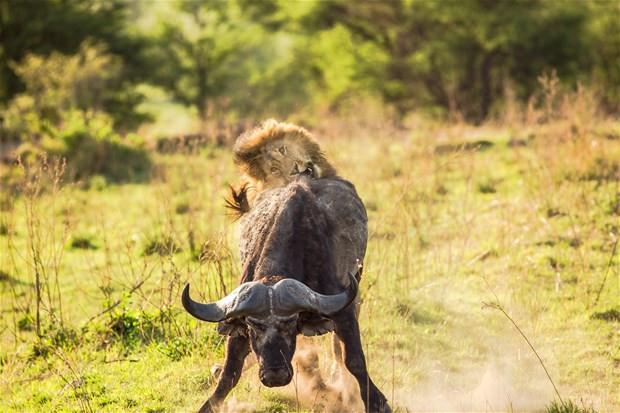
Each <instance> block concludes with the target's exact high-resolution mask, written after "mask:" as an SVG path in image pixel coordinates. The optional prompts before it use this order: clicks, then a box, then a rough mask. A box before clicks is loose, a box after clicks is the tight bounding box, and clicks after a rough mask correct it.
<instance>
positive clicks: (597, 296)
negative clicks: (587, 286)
mask: <svg viewBox="0 0 620 413" xmlns="http://www.w3.org/2000/svg"><path fill="white" fill-rule="evenodd" d="M618 241H620V237H616V242H614V246H613V248H612V249H611V256H610V257H609V262H608V263H607V268H605V275H604V276H603V281H602V282H601V286H600V287H599V289H598V291H597V293H596V299H595V300H594V304H592V307H596V305H597V304H598V300H599V299H600V298H601V293H602V292H603V289H604V288H605V283H606V282H607V276H608V275H609V270H610V269H611V265H612V263H613V261H614V257H615V256H616V249H617V248H618Z"/></svg>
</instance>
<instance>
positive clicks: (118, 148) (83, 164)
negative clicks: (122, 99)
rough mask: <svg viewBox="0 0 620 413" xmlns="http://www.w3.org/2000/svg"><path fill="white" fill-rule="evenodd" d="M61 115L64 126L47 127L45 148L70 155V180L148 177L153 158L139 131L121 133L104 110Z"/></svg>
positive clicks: (132, 179) (68, 161)
mask: <svg viewBox="0 0 620 413" xmlns="http://www.w3.org/2000/svg"><path fill="white" fill-rule="evenodd" d="M62 117H63V119H62V121H61V126H59V127H57V128H54V127H49V128H48V130H47V134H46V135H45V136H44V137H43V139H42V148H43V150H45V151H47V152H49V153H50V154H52V155H57V156H61V157H63V158H66V159H67V171H66V173H65V176H66V178H68V180H70V181H79V180H84V179H87V178H89V177H91V176H96V175H103V176H105V177H106V179H107V180H108V181H110V182H127V181H145V180H148V178H149V173H150V168H151V161H150V158H149V155H148V153H147V152H146V150H145V148H144V143H143V142H142V140H141V139H140V138H139V137H138V136H137V135H128V136H126V137H121V136H120V135H118V134H117V133H116V132H114V129H113V127H112V122H111V120H110V119H109V118H108V117H106V116H104V115H102V114H95V113H86V112H82V111H77V110H73V111H70V112H66V113H63V114H62Z"/></svg>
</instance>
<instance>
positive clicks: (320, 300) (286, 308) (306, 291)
mask: <svg viewBox="0 0 620 413" xmlns="http://www.w3.org/2000/svg"><path fill="white" fill-rule="evenodd" d="M350 279H351V282H350V283H349V287H348V288H347V289H346V290H345V291H343V292H341V293H339V294H334V295H324V294H319V293H317V292H316V291H314V290H312V289H311V288H310V287H308V286H307V285H305V284H304V283H302V282H300V281H297V280H294V279H292V278H285V279H283V280H282V281H279V282H278V283H277V284H276V285H275V286H274V290H275V291H276V296H277V297H278V306H277V307H278V310H279V311H282V312H286V313H296V312H299V311H308V312H313V313H318V314H320V315H323V316H330V315H333V314H335V313H337V312H338V311H340V310H342V309H344V308H345V307H347V306H348V305H349V304H351V302H352V301H353V300H354V299H355V297H356V296H357V289H358V285H357V280H356V279H355V277H354V276H353V275H351V277H350Z"/></svg>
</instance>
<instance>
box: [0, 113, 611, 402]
mask: <svg viewBox="0 0 620 413" xmlns="http://www.w3.org/2000/svg"><path fill="white" fill-rule="evenodd" d="M526 133H527V134H530V133H533V134H534V135H535V137H534V138H532V139H531V141H528V143H527V144H525V146H523V145H516V146H515V145H512V144H510V141H511V139H525V138H526V136H523V134H526ZM337 135H338V136H337V137H334V138H329V137H325V139H324V140H323V143H324V149H325V151H326V153H327V154H328V156H329V157H330V158H331V159H333V161H334V163H335V164H336V166H337V167H338V169H339V173H340V174H341V175H342V176H343V177H346V178H347V179H350V180H351V181H352V182H353V183H354V184H356V186H357V189H358V192H359V194H360V196H361V197H362V199H363V200H364V202H365V203H366V206H367V208H368V213H369V219H370V221H369V227H370V242H369V247H368V253H367V257H366V260H365V270H364V276H363V281H362V284H361V285H362V299H363V306H362V312H361V315H360V323H361V327H362V334H363V341H364V345H365V351H366V354H367V358H368V364H369V368H370V372H371V375H372V376H373V379H374V380H375V382H376V383H377V384H378V386H379V387H380V388H381V389H382V390H383V392H384V393H385V394H386V395H387V396H388V398H389V399H390V400H391V402H392V405H393V406H394V407H395V408H396V409H397V411H407V410H408V411H412V410H415V411H424V410H433V409H435V410H450V411H460V410H471V409H476V410H480V409H482V410H488V411H491V410H493V411H495V410H512V411H522V410H544V409H545V406H549V407H547V410H548V411H550V412H551V411H562V412H563V411H572V410H562V408H564V407H562V406H561V405H557V403H556V404H555V405H553V404H550V403H551V402H552V401H553V400H554V392H553V388H552V387H551V385H550V383H549V382H548V380H547V379H546V377H545V373H544V371H543V370H542V369H541V366H540V364H539V363H538V361H537V360H536V358H535V356H534V355H533V354H532V352H531V351H530V349H529V348H528V347H527V345H526V344H525V343H524V342H523V340H522V338H521V337H520V336H519V334H518V333H517V332H515V331H514V329H513V328H512V326H511V325H510V324H509V323H507V322H506V320H505V319H503V318H502V316H501V315H499V314H497V313H496V312H493V311H490V310H488V309H483V308H482V302H485V301H492V300H494V299H495V298H497V299H499V301H500V302H501V304H502V305H503V306H504V307H505V308H506V310H507V311H508V312H509V313H510V314H511V316H512V317H513V318H514V319H515V320H516V321H517V322H518V323H519V325H520V327H521V328H522V329H523V330H524V331H525V332H526V334H527V335H528V337H529V338H530V340H531V341H532V343H533V344H534V346H535V347H536V349H537V351H538V352H539V353H540V356H541V358H542V359H543V360H544V361H545V364H546V365H547V368H548V369H549V371H550V374H551V375H552V376H553V378H554V381H555V382H556V384H557V386H558V390H559V392H560V394H561V395H562V397H563V399H564V400H584V401H585V402H584V403H585V404H584V406H590V405H592V406H594V407H595V408H596V409H597V410H598V411H601V412H612V411H615V410H617V409H618V408H620V398H619V397H620V395H619V394H618V393H617V391H615V390H616V389H618V388H620V376H619V375H618V373H617V372H618V368H619V364H618V363H619V362H620V348H618V341H619V340H620V337H619V330H618V322H619V321H618V320H617V319H615V318H614V317H613V314H615V313H614V312H613V311H619V310H620V299H619V297H620V278H618V277H619V275H618V258H617V255H615V254H614V250H613V245H614V242H615V240H616V239H617V237H618V236H619V231H620V226H619V214H620V210H619V207H618V203H619V202H620V192H619V183H618V179H617V177H618V175H617V174H618V172H617V171H618V169H617V168H618V164H619V163H620V141H619V140H617V139H612V138H606V137H605V136H606V135H599V134H597V133H594V132H591V131H585V132H580V133H579V134H577V135H575V136H573V137H572V138H571V139H568V138H566V128H565V127H564V126H562V125H559V126H556V128H555V129H553V128H551V127H546V128H541V129H537V128H535V127H533V128H531V130H528V131H527V132H526V131H520V130H518V129H516V130H511V129H510V128H503V127H493V126H485V127H481V128H469V127H464V126H448V125H446V126H445V127H443V128H429V129H428V130H426V131H421V130H415V131H411V132H406V133H405V132H402V131H401V132H400V133H398V134H394V136H383V137H382V139H374V138H373V136H372V134H371V133H367V134H362V133H360V134H359V135H358V134H356V133H355V132H352V133H351V135H348V136H342V135H341V133H340V132H339V133H338V134H337ZM369 135H370V136H369ZM610 136H611V135H610ZM481 141H484V142H488V144H485V145H483V146H484V147H482V146H480V145H479V144H477V142H481ZM471 143H473V144H471ZM440 146H441V148H442V149H438V147H440ZM601 159H602V160H603V161H601ZM155 163H156V167H155V172H154V174H155V176H154V178H153V179H152V181H151V182H150V183H149V184H142V185H134V184H132V185H123V186H105V185H104V186H103V187H99V188H93V189H90V190H83V189H79V188H78V187H73V186H65V187H64V188H63V189H62V190H61V191H60V192H58V193H57V194H50V193H49V192H48V193H43V194H42V195H40V196H38V197H36V198H34V199H33V200H32V204H28V202H29V201H28V200H27V199H26V198H25V197H20V198H11V199H7V195H8V194H3V197H4V199H3V205H5V206H6V207H3V209H2V219H1V220H0V224H2V228H3V230H2V231H1V232H0V246H1V247H0V248H1V251H2V257H1V260H0V270H1V271H2V273H1V274H2V276H1V277H0V299H1V318H0V371H1V373H2V375H1V379H0V394H1V397H0V400H1V401H0V410H2V411H16V412H17V411H54V410H61V411H64V410H67V411H74V410H81V411H188V410H192V409H196V408H197V407H198V406H199V405H200V404H201V403H202V402H203V401H204V400H205V399H206V397H207V396H208V394H209V392H210V391H211V385H212V384H213V377H212V375H211V367H212V366H213V365H214V364H216V363H218V362H221V360H222V358H223V345H222V343H223V342H222V338H221V337H219V336H217V335H216V334H215V326H212V325H207V324H205V323H198V322H195V321H194V320H192V319H191V318H190V317H189V316H188V315H186V314H185V313H184V312H183V311H182V310H181V308H180V304H179V298H178V297H179V295H180V294H179V293H180V288H181V287H182V286H183V284H184V283H185V282H187V281H191V282H192V285H193V286H194V285H195V290H196V294H197V297H200V298H205V299H213V298H216V297H219V296H221V294H223V293H224V291H226V290H230V288H231V287H232V286H233V285H234V284H235V283H236V282H237V280H238V277H239V271H240V265H239V263H238V253H237V251H236V231H235V224H234V223H233V222H231V221H230V220H229V219H228V218H226V211H225V209H224V207H223V200H222V198H223V196H224V195H225V193H226V188H227V184H228V183H232V182H234V181H235V180H236V171H235V170H234V165H233V163H232V160H231V155H230V153H229V151H228V150H226V149H216V150H214V151H210V152H209V156H198V155H191V156H180V155H166V156H158V157H156V160H155ZM614 165H615V166H614ZM614 168H616V169H615V171H616V172H615V173H616V175H613V174H614ZM614 176H615V177H616V178H615V179H614ZM6 201H9V202H6ZM29 205H30V206H33V205H34V206H36V208H35V209H36V216H35V218H36V220H35V222H33V225H34V226H33V228H32V230H33V231H34V232H33V234H34V235H35V236H40V237H43V238H44V239H45V240H49V242H47V243H41V244H40V251H39V253H40V254H41V256H42V257H43V258H44V259H46V257H48V258H49V260H48V261H44V262H45V265H46V266H47V267H46V268H49V269H50V275H53V274H55V273H57V274H58V282H57V284H56V282H55V278H54V277H50V279H49V287H50V288H49V291H50V292H51V293H52V300H51V301H49V302H48V299H47V298H46V296H45V294H44V297H43V303H44V304H45V305H44V306H43V307H42V308H41V310H40V311H41V323H42V329H43V330H42V334H43V338H42V339H38V338H37V337H36V334H35V329H34V328H35V327H34V316H35V295H34V273H33V266H32V250H31V244H32V240H31V237H30V236H29V233H28V230H27V219H26V209H27V208H28V207H29ZM37 234H38V235H37ZM53 234H55V235H54V236H52V235H53ZM63 234H64V236H62V235H63ZM172 244H173V245H174V246H175V247H174V248H165V247H162V246H166V245H172ZM86 245H88V247H82V246H86ZM91 246H92V247H91ZM59 252H62V254H61V255H62V256H61V257H60V259H58V260H53V259H52V258H53V257H58V256H59ZM54 265H56V266H57V267H56V268H55V269H54ZM52 270H54V271H52ZM56 270H57V271H56ZM55 297H60V298H59V299H58V298H55ZM49 303H51V304H52V305H54V306H55V307H54V308H53V310H54V315H53V316H52V315H50V310H51V308H49V306H47V307H46V305H47V304H49ZM59 303H61V304H62V317H60V308H59V306H58V304H59ZM110 307H112V309H111V310H109V311H106V309H108V308H110ZM597 314H599V315H598V316H597ZM600 314H611V315H612V316H609V317H605V316H601V315H600ZM317 342H318V344H319V347H320V349H321V356H322V357H323V361H322V362H321V363H322V366H323V367H325V369H324V370H325V371H326V372H327V371H328V369H329V365H330V357H331V356H330V355H329V353H330V350H329V348H330V346H329V340H328V339H326V338H325V337H323V338H320V339H317ZM256 376H257V372H256V367H255V366H254V365H252V364H251V363H250V365H249V366H248V368H247V370H246V371H245V372H244V376H243V378H242V380H241V382H240V383H239V385H238V386H237V388H236V389H235V390H234V391H233V393H232V394H231V396H230V399H231V400H235V401H234V402H231V404H230V405H229V406H230V407H229V408H230V409H231V410H234V409H246V408H248V404H249V406H250V408H251V409H257V410H259V411H271V412H275V411H289V410H296V409H297V404H296V399H295V392H294V389H293V385H289V386H288V388H287V389H285V390H267V389H265V388H263V387H261V386H260V385H259V384H258V380H257V378H256ZM311 408H312V406H302V407H301V409H306V410H308V409H311ZM553 409H555V410H553Z"/></svg>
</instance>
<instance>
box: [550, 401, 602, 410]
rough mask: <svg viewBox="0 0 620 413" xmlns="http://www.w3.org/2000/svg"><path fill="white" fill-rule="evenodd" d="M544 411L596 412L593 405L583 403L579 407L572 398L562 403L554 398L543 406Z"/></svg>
mask: <svg viewBox="0 0 620 413" xmlns="http://www.w3.org/2000/svg"><path fill="white" fill-rule="evenodd" d="M545 413H596V410H594V408H593V407H586V406H583V405H582V406H581V407H580V406H578V405H577V403H575V402H574V401H572V400H568V401H566V402H563V403H561V402H559V401H557V400H554V401H552V402H551V403H550V404H549V405H548V406H547V407H545Z"/></svg>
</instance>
